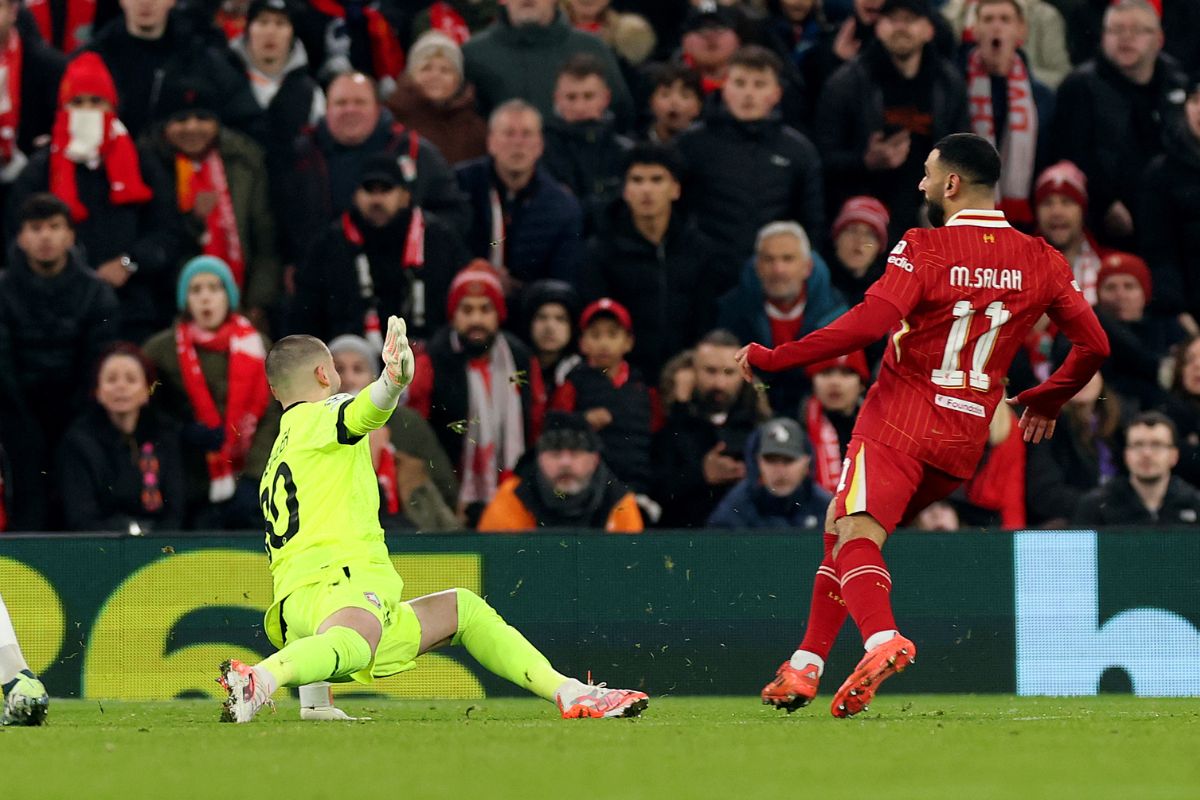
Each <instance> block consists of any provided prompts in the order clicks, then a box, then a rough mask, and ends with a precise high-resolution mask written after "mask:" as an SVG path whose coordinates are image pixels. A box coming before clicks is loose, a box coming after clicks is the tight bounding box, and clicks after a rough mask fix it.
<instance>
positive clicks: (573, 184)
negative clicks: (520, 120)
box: [542, 114, 633, 230]
mask: <svg viewBox="0 0 1200 800" xmlns="http://www.w3.org/2000/svg"><path fill="white" fill-rule="evenodd" d="M544 136H545V140H546V149H545V153H544V154H543V155H542V166H544V167H545V168H546V169H547V170H548V171H549V172H550V174H551V175H553V176H554V177H555V178H557V179H558V181H559V182H560V183H561V184H562V185H563V186H566V187H567V188H568V189H570V190H571V192H572V193H573V194H574V195H575V197H576V199H578V200H579V203H580V205H582V206H583V215H584V224H585V225H586V226H587V227H588V229H589V230H594V229H595V226H596V225H597V224H598V223H599V221H600V219H601V217H602V215H603V214H604V210H605V209H606V208H608V206H609V205H610V204H611V203H612V202H613V201H614V200H615V199H617V197H619V196H620V194H621V189H622V187H623V185H624V181H625V154H626V153H627V152H628V151H629V148H630V147H632V146H633V143H632V142H631V141H629V139H627V138H625V137H624V136H621V135H620V134H618V133H617V130H616V126H615V125H614V123H613V119H612V115H611V114H610V115H606V118H605V119H602V120H587V121H584V122H573V123H572V122H566V121H564V120H563V119H562V118H560V117H558V116H557V115H556V116H553V117H551V118H550V119H548V120H546V125H545V131H544Z"/></svg>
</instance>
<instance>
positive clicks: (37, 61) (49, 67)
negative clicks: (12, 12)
mask: <svg viewBox="0 0 1200 800" xmlns="http://www.w3.org/2000/svg"><path fill="white" fill-rule="evenodd" d="M21 47H22V48H23V49H24V50H23V60H22V63H21V124H20V125H19V126H18V128H17V149H18V150H20V151H21V152H22V153H24V154H25V155H27V156H28V155H30V154H31V153H32V152H33V151H34V144H33V140H34V139H36V138H37V137H39V136H43V135H47V134H49V133H50V129H51V128H53V127H54V115H55V113H56V112H57V111H58V84H59V82H60V81H61V80H62V76H63V70H64V69H66V66H67V58H66V56H64V55H63V54H62V53H60V52H58V51H57V50H54V49H52V48H50V47H48V46H47V45H46V44H45V43H44V42H42V41H41V40H40V39H37V38H33V37H29V36H22V37H21Z"/></svg>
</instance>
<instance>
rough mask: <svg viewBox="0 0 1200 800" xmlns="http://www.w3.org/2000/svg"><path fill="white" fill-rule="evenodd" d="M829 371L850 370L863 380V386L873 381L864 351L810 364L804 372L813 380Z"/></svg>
mask: <svg viewBox="0 0 1200 800" xmlns="http://www.w3.org/2000/svg"><path fill="white" fill-rule="evenodd" d="M827 369H848V370H850V371H851V372H853V373H855V374H856V375H858V377H860V378H862V382H863V384H866V383H867V381H869V380H870V379H871V370H870V369H869V368H868V367H867V354H866V353H864V352H863V351H862V350H855V351H854V352H853V353H848V354H846V355H844V356H838V357H837V358H831V359H828V360H827V361H818V362H817V363H815V364H809V365H808V366H807V367H805V368H804V372H805V373H806V374H807V375H808V377H810V378H812V377H814V376H816V375H818V374H819V373H822V372H824V371H825V370H827Z"/></svg>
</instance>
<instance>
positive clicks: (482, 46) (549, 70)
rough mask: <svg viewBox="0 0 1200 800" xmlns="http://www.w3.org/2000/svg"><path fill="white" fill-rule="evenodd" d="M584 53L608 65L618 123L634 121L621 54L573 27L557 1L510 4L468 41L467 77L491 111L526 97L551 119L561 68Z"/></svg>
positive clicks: (518, 0)
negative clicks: (620, 65)
mask: <svg viewBox="0 0 1200 800" xmlns="http://www.w3.org/2000/svg"><path fill="white" fill-rule="evenodd" d="M578 53H589V54H591V55H594V56H596V57H597V58H599V59H600V60H601V61H602V62H603V63H604V68H605V69H604V71H605V77H606V79H607V83H608V86H609V88H610V89H611V90H612V95H613V97H612V111H613V115H614V116H615V117H616V119H617V127H618V129H620V130H625V129H628V128H629V127H630V125H631V124H632V123H633V117H634V107H633V100H632V98H631V97H630V94H629V87H628V86H626V84H625V79H624V78H623V77H621V70H620V67H619V66H618V64H617V59H616V56H614V55H613V52H612V51H611V50H610V49H609V48H608V46H607V45H605V44H604V42H603V41H601V40H600V39H599V38H598V37H596V36H593V35H592V34H590V33H584V32H583V31H578V30H575V29H574V28H572V27H571V24H570V23H569V22H568V21H567V17H566V15H565V14H564V13H563V12H562V11H560V10H559V8H558V3H557V2H555V0H512V2H508V3H505V4H504V5H503V6H502V7H501V10H500V13H499V15H498V16H497V17H496V21H495V22H494V23H493V24H492V25H491V26H490V27H488V28H487V30H484V31H482V32H480V33H478V34H476V35H474V36H472V37H471V38H470V40H468V41H467V43H466V44H464V45H463V58H464V60H465V62H466V68H467V69H466V73H467V80H468V81H470V82H472V83H473V84H475V89H476V92H477V93H478V97H479V107H480V109H481V110H482V112H483V113H484V114H489V115H490V114H491V113H492V111H493V110H494V109H496V108H499V107H500V105H501V104H503V103H504V102H506V101H508V100H512V99H514V98H521V99H522V100H525V101H526V102H528V103H530V104H532V105H533V107H534V108H536V109H537V110H538V111H539V112H540V113H541V114H542V116H543V117H549V116H550V115H551V114H552V113H553V111H554V82H555V79H556V77H557V75H558V68H559V67H560V66H561V65H562V63H563V62H564V61H566V60H567V59H568V58H570V57H571V56H573V55H576V54H578Z"/></svg>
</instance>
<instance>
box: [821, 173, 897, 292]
mask: <svg viewBox="0 0 1200 800" xmlns="http://www.w3.org/2000/svg"><path fill="white" fill-rule="evenodd" d="M889 221H890V217H889V216H888V210H887V209H886V208H885V207H884V205H883V203H881V202H879V201H878V200H876V199H875V198H874V197H867V196H866V195H858V196H856V197H851V198H850V199H848V200H847V201H846V202H845V203H843V204H842V208H841V210H840V211H838V215H837V217H836V218H834V220H833V230H832V236H831V237H830V239H831V241H832V242H833V247H832V252H831V254H830V258H829V278H830V281H831V282H832V283H833V288H835V289H837V290H838V291H839V292H841V294H842V297H843V298H844V299H845V301H846V303H847V304H849V305H851V306H854V305H858V304H859V303H861V302H862V299H863V297H864V296H865V295H866V293H867V289H869V288H870V287H871V284H873V283H874V282H875V281H877V280H879V278H880V276H881V275H883V265H884V263H885V259H886V256H887V252H888V250H889V248H888V246H887V245H888V236H887V233H888V222H889Z"/></svg>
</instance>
